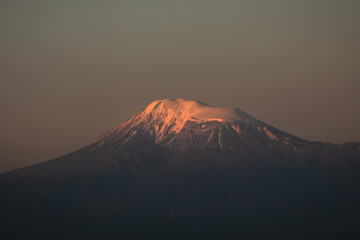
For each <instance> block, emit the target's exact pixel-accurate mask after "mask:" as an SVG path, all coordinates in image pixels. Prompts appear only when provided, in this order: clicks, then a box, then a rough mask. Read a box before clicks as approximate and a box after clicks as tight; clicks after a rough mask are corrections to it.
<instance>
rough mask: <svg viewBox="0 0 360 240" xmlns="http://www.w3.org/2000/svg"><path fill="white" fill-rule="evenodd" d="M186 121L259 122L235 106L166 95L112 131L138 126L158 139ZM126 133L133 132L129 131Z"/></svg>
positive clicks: (118, 132)
mask: <svg viewBox="0 0 360 240" xmlns="http://www.w3.org/2000/svg"><path fill="white" fill-rule="evenodd" d="M189 121H190V122H196V123H204V122H222V123H246V122H257V123H260V122H259V121H257V120H256V119H254V118H253V117H251V116H250V115H248V114H246V113H245V112H243V111H241V110H239V109H235V108H219V107H214V106H210V105H207V104H205V103H202V102H199V101H189V100H185V99H182V98H179V99H175V100H174V99H169V98H167V99H163V100H156V101H154V102H152V103H150V104H149V105H148V106H147V107H146V108H145V109H144V110H143V111H141V112H140V113H139V114H137V115H135V116H133V117H132V118H130V119H129V120H128V121H126V122H124V123H123V124H120V125H119V126H118V127H116V128H115V129H114V130H113V134H116V135H117V138H119V137H123V136H125V135H128V131H130V128H131V129H134V128H136V127H141V129H142V130H144V131H146V132H147V133H149V134H150V135H153V136H155V141H156V142H157V143H159V142H162V141H163V140H164V139H165V138H172V137H174V136H175V135H177V134H179V133H180V132H181V130H182V129H183V128H184V126H185V125H186V123H188V122H189ZM108 135H111V133H108V134H105V135H103V136H100V138H98V139H96V140H95V141H94V142H93V143H95V142H98V141H99V140H100V139H102V138H104V137H106V136H108ZM130 135H131V136H133V134H132V133H130Z"/></svg>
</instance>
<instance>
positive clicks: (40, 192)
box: [0, 99, 360, 239]
mask: <svg viewBox="0 0 360 240" xmlns="http://www.w3.org/2000/svg"><path fill="white" fill-rule="evenodd" d="M359 171H360V143H345V144H341V145H338V144H331V143H326V142H312V141H307V140H304V139H301V138H298V137H296V136H293V135H291V134H289V133H286V132H284V131H281V130H279V129H277V128H275V127H273V126H270V125H268V124H266V123H264V122H262V121H260V120H257V119H255V118H253V117H251V116H250V115H248V114H247V113H245V112H243V111H241V110H239V109H234V108H218V107H213V106H210V105H207V104H204V103H202V102H198V101H188V100H184V99H176V100H173V99H163V100H157V101H154V102H152V103H150V104H149V105H148V106H147V107H146V108H145V109H144V110H142V111H140V112H139V113H137V114H135V115H134V116H132V117H131V118H130V119H129V120H127V121H125V122H123V123H121V124H120V125H118V126H117V127H115V128H114V129H113V130H111V131H109V132H106V133H104V134H102V135H101V136H99V137H98V138H97V139H95V140H94V141H93V142H91V143H90V144H88V145H87V146H85V147H83V148H81V149H79V150H78V151H76V152H73V153H70V154H67V155H65V156H62V157H59V158H56V159H53V160H50V161H46V162H44V163H40V164H37V165H34V166H29V167H25V168H21V169H18V170H15V171H12V172H8V173H5V174H1V175H0V196H1V198H0V206H1V207H0V211H1V213H2V220H1V222H0V226H1V227H3V229H0V230H1V231H2V233H3V234H4V235H5V236H6V237H8V238H9V239H16V238H19V239H23V238H25V237H26V238H28V237H29V236H36V237H39V236H41V237H44V238H47V239H65V238H66V239H69V238H72V239H76V238H77V237H78V236H83V237H84V236H86V237H88V238H94V239H99V238H103V237H104V236H106V237H108V238H110V237H111V238H113V237H114V236H116V237H124V238H125V239H128V238H134V237H135V238H141V239H144V238H147V239H148V238H149V237H151V238H154V239H189V238H196V239H234V238H236V239H238V238H247V239H264V238H269V236H270V238H271V237H272V238H274V239H279V237H284V238H290V239H304V238H306V239H319V238H320V239H330V238H333V237H335V238H340V237H342V238H344V237H345V238H346V237H348V238H349V237H350V236H351V237H352V235H354V234H357V233H358V231H357V229H358V228H357V227H358V223H359V222H358V220H357V217H358V215H359V214H360V207H359V206H358V205H359V204H358V202H359V201H360V190H359V188H358V186H359V184H360V177H359V174H358V173H359ZM340 220H341V221H340ZM339 222H340V223H339ZM17 229H22V230H23V232H19V231H16V230H17ZM259 229H261V230H262V231H259ZM59 233H60V235H57V234H59ZM299 233H301V234H299Z"/></svg>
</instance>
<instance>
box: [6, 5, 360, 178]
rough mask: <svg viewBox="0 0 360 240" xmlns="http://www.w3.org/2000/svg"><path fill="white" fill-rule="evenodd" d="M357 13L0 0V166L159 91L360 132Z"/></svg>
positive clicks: (288, 122) (310, 134)
mask: <svg viewBox="0 0 360 240" xmlns="http://www.w3.org/2000/svg"><path fill="white" fill-rule="evenodd" d="M359 13H360V1H358V0H353V1H352V0H349V1H345V0H339V1H331V0H323V1H320V0H318V1H317V0H308V1H304V0H301V1H291V0H283V1H280V0H264V1H260V0H249V1H240V0H233V1H231V0H229V1H226V0H218V1H211V0H207V1H196V0H191V1H186V0H182V1H169V0H168V1H150V0H139V1H136V0H131V1H125V0H122V1H90V0H87V1H74V0H72V1H64V0H62V1H31V0H23V1H16V0H9V1H6V0H2V1H1V2H0V100H1V101H0V111H1V124H0V133H1V140H0V172H3V171H7V170H11V169H14V168H18V167H21V166H24V165H29V164H33V163H37V162H41V161H45V160H48V159H51V158H53V157H56V156H60V155H63V154H66V153H69V152H71V151H74V150H76V149H78V148H80V147H82V146H84V145H86V144H88V143H89V142H90V141H92V140H93V139H94V138H96V137H97V136H98V135H100V134H101V133H102V132H104V131H106V130H111V129H112V128H113V127H115V126H116V125H118V124H120V123H121V122H122V121H124V120H126V119H128V118H129V117H130V116H131V115H133V114H135V113H136V112H138V111H140V110H142V109H143V108H145V107H146V105H148V104H149V103H150V102H151V101H153V100H155V99H162V98H167V97H170V98H178V97H183V98H187V99H191V100H200V101H203V102H205V103H208V104H211V105H216V106H226V107H238V108H240V109H242V110H243V111H245V112H247V113H249V114H251V115H253V116H254V117H256V118H258V119H260V120H262V121H264V122H267V123H269V124H271V125H273V126H275V127H277V128H279V129H281V130H285V131H287V132H289V133H291V134H295V135H297V136H299V137H302V138H305V139H308V140H314V141H315V140H316V141H318V140H320V141H329V142H335V143H344V142H349V141H360V14H359Z"/></svg>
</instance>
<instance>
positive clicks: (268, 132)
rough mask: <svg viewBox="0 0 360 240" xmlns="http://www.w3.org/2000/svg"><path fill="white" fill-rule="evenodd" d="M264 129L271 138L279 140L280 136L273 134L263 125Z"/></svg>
mask: <svg viewBox="0 0 360 240" xmlns="http://www.w3.org/2000/svg"><path fill="white" fill-rule="evenodd" d="M259 128H260V127H259V126H258V130H259ZM263 130H264V132H265V134H266V135H267V136H268V137H269V138H270V139H271V140H279V138H278V137H277V136H276V135H275V134H273V133H272V132H271V131H270V130H269V129H268V128H267V127H266V126H264V127H263Z"/></svg>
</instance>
